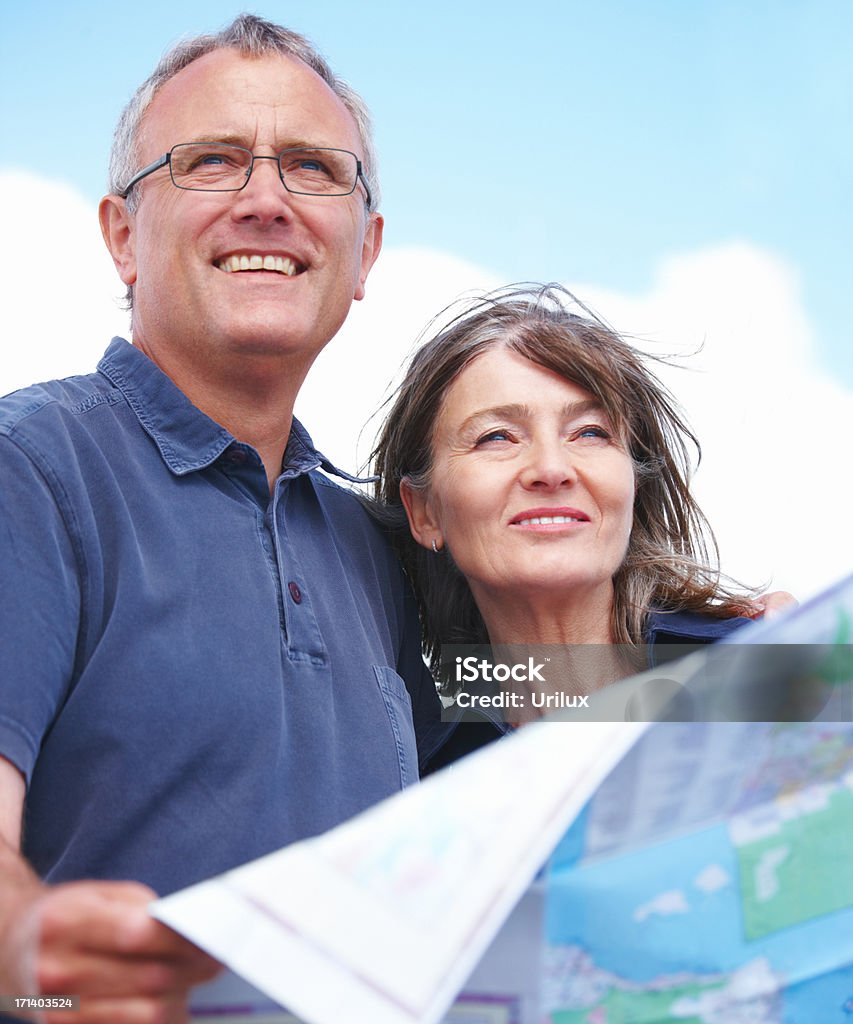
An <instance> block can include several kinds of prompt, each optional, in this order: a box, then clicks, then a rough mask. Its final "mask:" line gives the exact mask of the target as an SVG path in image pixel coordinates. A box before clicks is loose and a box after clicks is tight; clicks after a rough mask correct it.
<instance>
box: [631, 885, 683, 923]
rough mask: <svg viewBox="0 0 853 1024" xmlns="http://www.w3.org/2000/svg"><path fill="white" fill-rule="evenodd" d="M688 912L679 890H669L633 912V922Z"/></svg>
mask: <svg viewBox="0 0 853 1024" xmlns="http://www.w3.org/2000/svg"><path fill="white" fill-rule="evenodd" d="M689 910H690V907H689V905H688V903H687V897H686V896H685V895H684V893H683V892H682V891H681V890H680V889H669V890H668V891H667V892H662V893H659V894H658V895H657V896H655V898H654V899H652V900H649V902H648V903H644V904H642V906H639V907H637V909H636V910H635V911H634V920H635V921H639V922H642V921H645V920H646V918H647V917H652V916H655V917H670V916H671V915H672V914H686V913H687V912H688V911H689Z"/></svg>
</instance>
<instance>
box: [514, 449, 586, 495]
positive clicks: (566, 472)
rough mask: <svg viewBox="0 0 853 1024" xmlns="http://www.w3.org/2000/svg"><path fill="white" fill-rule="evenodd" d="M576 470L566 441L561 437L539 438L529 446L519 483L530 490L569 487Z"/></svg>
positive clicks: (572, 482)
mask: <svg viewBox="0 0 853 1024" xmlns="http://www.w3.org/2000/svg"><path fill="white" fill-rule="evenodd" d="M576 480H577V472H576V469H575V465H574V460H573V459H572V454H571V451H570V449H569V445H568V443H567V442H566V441H565V440H564V439H562V438H559V439H555V440H547V441H544V440H540V441H537V442H535V443H534V444H532V445H531V446H530V449H529V450H528V453H527V458H526V464H525V466H524V468H523V469H522V471H521V483H522V485H523V486H524V487H527V488H529V489H531V490H555V489H557V488H560V487H570V486H571V485H572V484H574V483H575V482H576Z"/></svg>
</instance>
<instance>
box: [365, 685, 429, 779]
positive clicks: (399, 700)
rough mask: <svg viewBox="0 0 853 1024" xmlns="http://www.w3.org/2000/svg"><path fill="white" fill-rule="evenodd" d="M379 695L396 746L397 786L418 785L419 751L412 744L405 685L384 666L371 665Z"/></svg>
mask: <svg viewBox="0 0 853 1024" xmlns="http://www.w3.org/2000/svg"><path fill="white" fill-rule="evenodd" d="M373 671H374V673H375V674H376V681H377V683H378V684H379V692H380V693H381V694H382V700H383V702H384V704H385V710H386V711H387V713H388V720H389V722H390V723H391V732H392V733H393V736H394V742H395V743H396V745H397V759H398V761H399V763H400V785H401V787H405V786H409V785H411V784H412V783H413V782H417V781H418V778H419V775H418V747H417V743H416V741H415V727H414V723H413V722H412V701H411V699H410V697H409V691H408V690H407V689H406V684H405V683H404V682H403V680H402V679H401V678H400V676H398V675H397V673H396V672H395V671H394V669H392V668H389V667H388V666H387V665H374V666H373Z"/></svg>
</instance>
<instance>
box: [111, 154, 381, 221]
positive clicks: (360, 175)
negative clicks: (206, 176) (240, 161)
mask: <svg viewBox="0 0 853 1024" xmlns="http://www.w3.org/2000/svg"><path fill="white" fill-rule="evenodd" d="M206 142H210V143H211V144H212V145H217V146H230V147H231V149H239V150H241V151H242V152H243V153H248V154H249V156H250V157H251V158H252V162H251V163H250V164H249V169H248V172H247V174H246V180H245V181H244V182H243V184H242V185H240V187H239V188H192V187H191V186H188V185H179V184H178V183H177V182H176V181H175V177H174V175H173V174H172V153H173V151H174V150H176V149H178V148H179V147H180V146H203V145H205V143H206ZM305 150H309V151H311V152H317V153H349V155H350V156H351V157H352V158H353V159H354V160H355V181H354V182H353V184H352V188H351V189H350V190H349V192H335V193H334V194H333V195H328V194H326V195H325V196H324V193H322V192H302V191H299V190H298V189H292V188H288V185H287V182H286V181H285V180H284V172H283V171H282V169H281V158H282V157H283V156H284V154H285V153H301V152H303V151H305ZM256 160H274V161H275V162H276V164H278V177H279V180H280V181H281V183H282V185H283V186H284V188H285V191H287V192H290V194H291V195H294V196H320V197H321V198H323V197H324V198H326V199H342V198H343V197H344V196H351V195H352V194H353V192H355V190H356V188H357V187H358V183H359V181H361V184H362V185H363V186H364V193H365V199H366V204H367V209H368V210H369V209H370V207H371V205H372V203H373V197H372V196H371V194H370V187H369V186H368V184H367V178H365V176H364V170H363V168H362V165H361V160H359V158H358V157H357V156H356V155H355V153H353V151H352V150H351V149H338V148H337V147H336V146H288V147H287V148H286V149H282V150H280V151H279V152H278V153H277V154H276V155H275V156H257V155H256V154H255V153H253V152H252V151H251V149H247V148H246V146H238V145H236V144H235V143H232V142H215V141H214V140H212V139H209V140H205V139H202V140H200V141H199V142H176V143H175V145H174V146H172V148H171V149H170V150H169V152H168V153H164V154H163V155H162V156H161V157H158V158H157V159H156V160H155V161H154V162H153V163H150V164H148V166H147V167H143V168H142V170H141V171H137V172H136V174H134V176H133V177H132V178H131V179H130V181H129V182H128V183H127V185H125V187H124V189H122V191H121V192H119V193H118V194H119V195H120V196H121V198H122V199H127V197H128V196H129V195H130V192H131V189H132V188H133V187H134V186H135V185H138V184H139V182H140V181H142V179H143V178H147V177H148V175H149V174H153V173H154V172H155V171H159V170H160V168H161V167H167V166H168V168H169V178H170V180H171V182H172V184H173V185H174V186H175V188H179V189H181V191H183V192H242V191H243V189H244V188H245V187H246V186H247V185H248V184H249V179H250V178H251V177H252V172H253V171H254V169H255V161H256Z"/></svg>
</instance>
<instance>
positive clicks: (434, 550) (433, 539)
mask: <svg viewBox="0 0 853 1024" xmlns="http://www.w3.org/2000/svg"><path fill="white" fill-rule="evenodd" d="M432 553H433V554H434V555H437V554H438V547H437V546H436V543H435V537H433V538H432Z"/></svg>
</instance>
